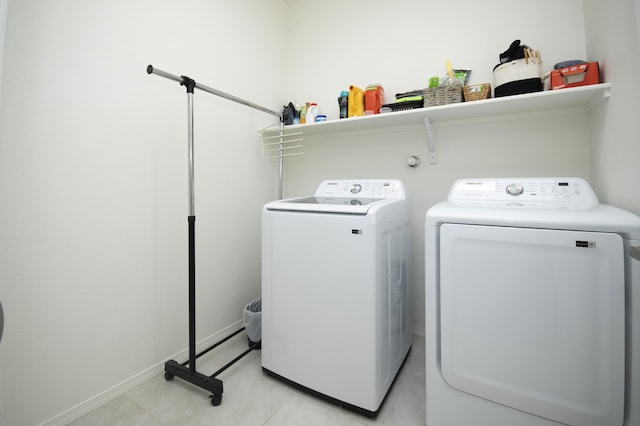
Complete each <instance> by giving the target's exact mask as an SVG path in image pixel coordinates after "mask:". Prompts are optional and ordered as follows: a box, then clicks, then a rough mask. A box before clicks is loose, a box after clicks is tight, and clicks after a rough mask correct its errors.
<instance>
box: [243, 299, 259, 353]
mask: <svg viewBox="0 0 640 426" xmlns="http://www.w3.org/2000/svg"><path fill="white" fill-rule="evenodd" d="M242 322H243V323H244V329H245V330H246V332H247V338H248V340H249V346H254V345H256V344H257V346H256V349H260V347H261V340H262V298H258V299H256V300H254V301H252V302H250V303H248V304H247V305H246V306H245V307H244V310H243V311H242Z"/></svg>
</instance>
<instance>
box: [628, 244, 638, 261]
mask: <svg viewBox="0 0 640 426" xmlns="http://www.w3.org/2000/svg"><path fill="white" fill-rule="evenodd" d="M629 254H630V255H631V257H633V258H634V259H635V260H640V247H635V246H631V247H630V248H629Z"/></svg>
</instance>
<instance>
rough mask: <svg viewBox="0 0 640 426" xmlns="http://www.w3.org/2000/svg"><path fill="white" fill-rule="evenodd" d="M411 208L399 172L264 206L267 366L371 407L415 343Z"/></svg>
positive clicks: (344, 401)
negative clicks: (391, 176)
mask: <svg viewBox="0 0 640 426" xmlns="http://www.w3.org/2000/svg"><path fill="white" fill-rule="evenodd" d="M409 262H410V212H409V202H408V200H407V198H406V195H405V190H404V187H403V185H402V183H401V182H400V181H398V180H379V179H376V180H373V179H369V180H354V179H351V180H327V181H324V182H322V183H321V184H320V186H319V187H318V189H317V190H316V192H315V194H314V195H313V196H311V197H302V198H294V199H288V200H282V201H274V202H272V203H269V204H267V205H265V206H264V208H263V214H262V368H263V370H264V371H265V372H267V373H269V374H271V375H273V376H275V377H278V378H280V379H283V380H284V381H287V382H289V383H291V384H295V385H298V386H299V387H302V388H303V389H305V390H308V391H311V392H312V393H314V394H317V395H319V396H323V397H325V398H327V399H330V400H333V401H334V402H338V403H339V404H340V405H342V406H345V407H347V408H351V409H353V410H356V411H359V412H361V413H363V414H367V415H375V414H376V413H377V412H378V410H379V408H380V407H381V404H382V401H383V399H384V397H385V396H386V394H387V392H388V390H389V388H390V386H391V384H392V382H393V380H394V378H395V377H396V374H397V372H398V370H399V369H400V366H401V365H402V363H403V361H404V359H405V357H406V355H407V354H408V352H409V349H410V346H411V312H410V301H409V286H410V281H409V277H408V274H409V271H410V270H411V268H410V265H409Z"/></svg>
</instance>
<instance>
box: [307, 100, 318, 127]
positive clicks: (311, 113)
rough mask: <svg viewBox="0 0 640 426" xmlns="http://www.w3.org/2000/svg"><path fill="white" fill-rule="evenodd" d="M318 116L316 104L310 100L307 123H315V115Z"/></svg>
mask: <svg viewBox="0 0 640 426" xmlns="http://www.w3.org/2000/svg"><path fill="white" fill-rule="evenodd" d="M317 116H318V104H317V103H315V102H312V103H311V105H309V108H308V109H307V123H315V121H316V117H317Z"/></svg>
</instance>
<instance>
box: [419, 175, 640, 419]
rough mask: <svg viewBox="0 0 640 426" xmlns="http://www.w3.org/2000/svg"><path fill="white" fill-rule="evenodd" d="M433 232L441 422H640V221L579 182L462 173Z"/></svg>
mask: <svg viewBox="0 0 640 426" xmlns="http://www.w3.org/2000/svg"><path fill="white" fill-rule="evenodd" d="M425 237H426V253H425V254H426V271H425V272H426V339H425V340H426V382H427V389H426V391H427V393H426V420H427V425H429V426H444V425H459V426H462V425H474V426H489V425H490V426H495V425H518V426H543V425H547V426H551V425H560V424H563V425H574V426H596V425H597V426H603V425H606V426H616V425H618V426H621V425H626V426H632V425H633V426H637V425H639V424H640V411H639V408H640V403H639V401H640V346H639V345H640V261H638V260H635V259H634V258H633V256H634V254H633V253H634V251H636V250H637V249H635V248H634V246H635V247H637V246H640V218H638V217H637V216H635V215H633V214H631V213H629V212H627V211H625V210H622V209H618V208H615V207H612V206H609V205H604V204H599V202H598V199H597V197H596V196H595V194H594V193H593V191H592V189H591V187H590V186H589V184H588V183H587V182H586V181H584V180H583V179H579V178H508V179H502V178H500V179H462V180H458V181H456V182H455V184H454V186H453V187H452V189H451V191H450V193H449V197H448V200H447V201H445V202H442V203H439V204H436V205H435V206H433V207H432V208H431V209H429V211H428V212H427V214H426V224H425Z"/></svg>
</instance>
